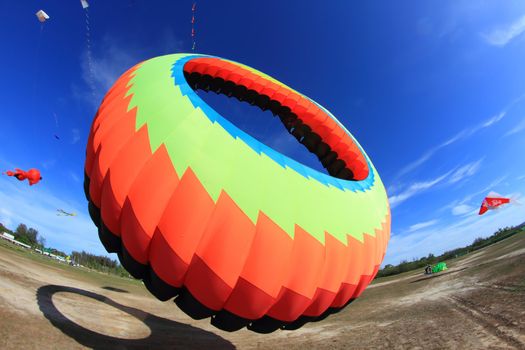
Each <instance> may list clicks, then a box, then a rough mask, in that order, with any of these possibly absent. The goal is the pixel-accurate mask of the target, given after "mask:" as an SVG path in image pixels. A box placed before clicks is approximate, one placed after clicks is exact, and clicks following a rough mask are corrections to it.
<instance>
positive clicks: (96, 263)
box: [71, 251, 131, 277]
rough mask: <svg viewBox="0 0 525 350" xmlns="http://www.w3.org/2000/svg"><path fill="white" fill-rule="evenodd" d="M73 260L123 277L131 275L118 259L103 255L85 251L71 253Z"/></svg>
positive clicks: (75, 262)
mask: <svg viewBox="0 0 525 350" xmlns="http://www.w3.org/2000/svg"><path fill="white" fill-rule="evenodd" d="M71 261H72V262H73V263H74V264H79V265H82V266H85V267H88V268H90V269H94V270H97V271H101V272H105V273H111V274H114V275H117V276H121V277H131V276H130V275H129V273H128V272H127V271H126V269H124V268H123V267H122V265H120V264H119V263H118V261H116V260H113V259H111V258H108V257H107V256H103V255H95V254H91V253H88V252H85V251H81V252H77V251H73V252H72V253H71Z"/></svg>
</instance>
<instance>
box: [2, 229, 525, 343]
mask: <svg viewBox="0 0 525 350" xmlns="http://www.w3.org/2000/svg"><path fill="white" fill-rule="evenodd" d="M447 265H448V266H449V269H448V270H447V271H445V272H443V273H440V274H436V275H432V276H428V277H425V276H424V275H423V274H422V271H413V272H409V273H405V274H401V275H398V276H395V277H389V278H384V279H378V280H376V281H374V283H373V284H372V285H371V286H370V287H369V288H367V290H366V291H365V292H364V293H363V295H362V296H361V297H360V298H359V299H357V300H356V301H355V302H353V303H352V304H351V305H349V306H348V307H347V308H346V309H344V310H343V311H342V312H340V313H338V314H335V315H332V316H330V317H328V318H327V319H325V320H323V321H321V322H317V323H312V324H308V325H306V326H304V327H302V328H300V329H298V330H295V331H277V332H274V333H272V334H266V335H263V334H257V333H253V332H250V331H247V330H241V331H238V332H234V333H228V332H223V331H220V330H217V329H216V328H214V327H213V326H211V325H210V324H209V320H202V321H194V320H192V319H191V318H189V317H188V316H186V315H185V314H184V313H182V312H181V311H180V310H178V308H177V307H176V305H174V304H173V303H172V302H164V303H163V302H160V301H158V300H156V299H155V298H153V297H152V296H150V295H149V293H148V292H147V291H146V289H145V288H144V286H143V285H142V284H141V283H140V282H138V281H132V280H128V279H123V278H117V277H114V276H107V275H104V274H101V273H97V272H93V271H88V270H85V269H82V268H73V267H69V266H65V265H64V264H60V263H58V262H54V261H51V260H49V259H47V258H45V257H43V256H40V255H37V254H35V253H30V252H27V251H25V250H23V249H22V248H13V247H11V246H10V245H9V244H8V243H4V242H2V244H0V349H85V348H95V349H234V348H238V349H253V348H256V349H281V348H286V349H287V350H291V349H301V350H305V349H377V348H388V349H525V233H520V234H518V235H516V236H514V237H511V238H509V239H507V240H505V241H502V242H499V243H497V244H495V245H492V246H490V247H487V248H485V249H483V250H479V251H477V252H475V253H473V254H469V255H466V256H463V257H461V258H459V259H455V260H452V261H448V262H447Z"/></svg>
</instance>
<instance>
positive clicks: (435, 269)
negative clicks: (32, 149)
mask: <svg viewBox="0 0 525 350" xmlns="http://www.w3.org/2000/svg"><path fill="white" fill-rule="evenodd" d="M446 269H447V264H446V263H444V262H440V263H437V264H436V266H434V267H433V268H432V273H438V272H441V271H445V270H446Z"/></svg>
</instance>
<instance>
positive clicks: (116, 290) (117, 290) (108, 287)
mask: <svg viewBox="0 0 525 350" xmlns="http://www.w3.org/2000/svg"><path fill="white" fill-rule="evenodd" d="M101 288H102V289H105V290H110V291H112V292H118V293H129V292H128V291H127V290H125V289H120V288H116V287H111V286H104V287H101Z"/></svg>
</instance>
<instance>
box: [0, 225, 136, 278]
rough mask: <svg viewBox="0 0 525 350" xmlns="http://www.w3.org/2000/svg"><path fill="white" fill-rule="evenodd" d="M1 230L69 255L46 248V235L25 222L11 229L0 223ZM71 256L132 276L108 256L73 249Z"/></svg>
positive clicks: (92, 266) (36, 246) (91, 265)
mask: <svg viewBox="0 0 525 350" xmlns="http://www.w3.org/2000/svg"><path fill="white" fill-rule="evenodd" d="M1 232H7V233H9V234H11V235H13V236H15V239H16V240H17V241H19V242H22V243H25V244H27V245H29V246H31V248H34V249H40V250H42V251H45V252H47V253H51V254H54V255H58V256H62V257H64V258H66V257H67V256H68V255H67V254H66V253H64V252H62V251H60V250H58V249H55V248H51V247H48V248H46V247H45V244H46V239H45V238H44V236H42V235H40V234H39V233H38V230H35V229H34V228H32V227H29V228H28V227H27V225H25V224H20V225H18V226H17V228H16V230H14V231H11V230H9V229H8V228H7V227H5V226H4V225H3V224H2V223H0V233H1ZM70 258H71V261H72V262H73V263H75V264H79V265H82V266H85V267H88V268H90V269H93V270H97V271H101V272H105V273H110V274H115V275H117V276H121V277H131V276H130V275H129V273H128V272H127V271H126V269H124V268H123V267H122V265H120V264H119V262H118V261H116V260H113V259H110V258H108V257H107V256H102V255H95V254H91V253H87V252H85V251H81V252H77V251H73V252H72V253H71V256H70Z"/></svg>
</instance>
